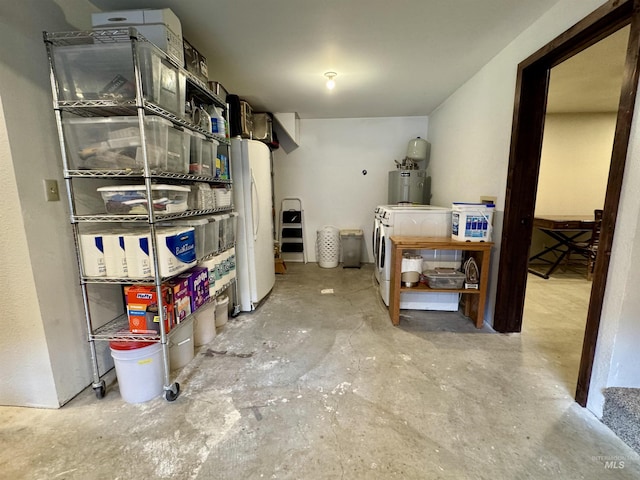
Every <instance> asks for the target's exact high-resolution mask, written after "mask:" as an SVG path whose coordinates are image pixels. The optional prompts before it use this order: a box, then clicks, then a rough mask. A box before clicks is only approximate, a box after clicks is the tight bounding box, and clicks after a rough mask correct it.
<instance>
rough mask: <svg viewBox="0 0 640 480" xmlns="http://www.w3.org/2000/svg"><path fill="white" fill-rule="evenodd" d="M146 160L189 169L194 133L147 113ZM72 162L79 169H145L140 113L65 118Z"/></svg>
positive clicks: (155, 166) (153, 165)
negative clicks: (135, 114)
mask: <svg viewBox="0 0 640 480" xmlns="http://www.w3.org/2000/svg"><path fill="white" fill-rule="evenodd" d="M144 125H145V136H146V139H147V145H146V146H147V162H148V164H149V168H150V169H151V170H152V171H157V172H164V171H166V172H174V173H188V159H187V155H188V152H189V146H190V141H191V135H189V134H185V133H184V131H183V130H181V129H178V128H175V127H174V126H173V124H172V123H171V122H170V121H169V120H167V119H164V118H161V117H156V116H152V115H148V116H146V117H145V123H144ZM62 128H63V130H64V134H65V139H66V141H67V154H68V158H69V166H70V168H71V169H77V170H142V168H143V167H144V157H143V155H142V141H141V136H140V128H139V122H138V117H99V118H64V119H63V120H62Z"/></svg>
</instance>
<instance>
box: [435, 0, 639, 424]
mask: <svg viewBox="0 0 640 480" xmlns="http://www.w3.org/2000/svg"><path fill="white" fill-rule="evenodd" d="M603 3H605V2H603V1H602V0H562V1H560V2H559V3H558V4H557V5H556V6H555V7H553V8H552V9H550V10H549V11H548V12H547V13H546V14H545V15H543V16H542V17H541V18H540V19H539V20H538V21H537V22H536V23H534V24H533V25H532V26H531V27H530V28H528V29H527V30H525V31H524V32H523V33H522V34H521V35H520V36H519V37H518V38H517V39H515V40H514V41H513V42H512V43H511V44H510V45H509V46H508V47H507V48H505V49H504V50H503V51H502V52H500V53H499V54H498V55H497V56H496V57H495V58H493V59H492V60H491V61H490V62H489V63H487V64H486V65H485V66H484V67H483V68H482V70H481V71H480V72H478V73H477V74H476V75H475V76H474V77H473V78H471V79H470V80H469V81H468V82H466V83H465V84H464V85H463V86H462V87H461V88H460V89H459V90H458V91H456V92H455V93H454V94H453V95H452V96H451V97H449V99H447V100H446V101H445V102H444V103H443V104H442V105H441V106H440V107H439V108H438V109H437V110H436V111H435V112H434V113H433V114H432V115H431V116H430V117H429V137H428V138H429V140H430V141H431V143H432V160H431V164H432V165H433V168H434V170H433V171H432V174H433V176H434V177H437V178H438V179H439V181H438V182H437V183H436V184H435V187H434V190H433V191H434V198H433V201H434V202H435V203H441V204H444V203H448V202H450V201H451V200H454V199H456V200H464V199H465V198H466V199H467V200H469V201H474V200H476V199H477V196H478V195H479V194H490V193H491V192H490V191H489V190H493V191H494V192H496V195H497V197H498V201H497V209H498V211H499V212H498V213H499V214H498V215H497V216H496V221H497V223H498V225H496V226H497V227H498V228H497V230H498V229H500V230H501V228H500V227H501V223H502V215H500V213H501V211H502V210H503V208H504V192H505V187H506V176H507V167H508V160H509V145H510V141H511V138H510V136H511V123H512V115H513V101H514V95H515V80H516V71H517V65H518V63H519V62H521V61H522V60H524V59H525V58H526V57H527V56H529V55H530V54H532V53H533V52H535V51H536V50H537V49H539V48H540V47H542V46H543V45H545V44H546V43H548V42H549V41H550V40H552V39H553V38H554V37H555V36H557V35H559V34H560V33H562V32H563V31H565V30H566V29H567V28H569V27H571V26H572V25H573V24H575V23H576V22H577V21H579V20H580V19H582V18H584V17H585V16H586V15H588V14H589V13H591V12H592V11H593V10H595V9H596V8H597V7H598V6H600V5H601V4H603ZM636 108H638V107H636ZM639 116H640V110H638V109H636V115H635V119H634V128H633V133H632V139H633V140H632V145H631V150H630V152H629V158H628V160H627V170H626V172H625V181H624V184H623V192H622V198H621V201H620V212H619V216H618V224H617V226H616V236H615V240H614V245H613V254H612V258H611V265H610V268H609V281H608V285H607V290H606V292H605V301H604V306H603V312H602V318H601V326H600V335H599V340H598V348H597V350H596V358H595V363H594V371H593V375H592V382H591V387H590V391H589V403H588V408H589V409H590V410H591V411H592V412H593V413H594V414H596V415H597V416H601V415H602V389H603V388H605V387H607V386H613V385H617V386H630V387H637V386H638V385H640V371H639V370H638V369H637V365H638V360H639V358H638V354H637V353H634V352H635V349H634V346H635V345H637V343H638V341H640V332H638V328H637V326H634V325H636V324H637V312H638V311H639V310H640V302H639V301H638V299H637V295H636V294H635V289H634V288H633V286H634V285H637V283H636V282H637V281H638V280H639V279H638V278H637V276H638V274H637V273H636V272H635V271H633V270H632V269H631V265H633V263H632V261H633V259H635V258H637V257H640V242H639V241H638V234H639V233H640V231H639V228H638V220H639V218H640V198H638V196H637V189H638V185H639V184H640V165H639V164H640V146H639V145H638V140H637V139H638V138H639V137H640V126H639V125H638V121H637V119H638V118H639ZM445 165H447V166H448V167H452V168H448V167H445ZM474 177H475V178H474ZM485 190H487V191H485ZM499 239H500V233H499V232H497V235H496V240H498V242H497V245H496V248H495V249H494V255H493V259H492V271H491V274H490V275H491V279H490V292H489V296H490V298H489V302H488V306H487V316H486V318H487V319H488V321H489V322H492V321H493V311H494V305H495V288H496V282H497V265H498V258H499V250H500V244H499ZM630 259H631V261H630Z"/></svg>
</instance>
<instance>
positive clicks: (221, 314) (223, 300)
mask: <svg viewBox="0 0 640 480" xmlns="http://www.w3.org/2000/svg"><path fill="white" fill-rule="evenodd" d="M227 320H229V297H227V296H226V295H220V296H219V297H218V298H217V304H216V327H222V326H224V325H226V323H227Z"/></svg>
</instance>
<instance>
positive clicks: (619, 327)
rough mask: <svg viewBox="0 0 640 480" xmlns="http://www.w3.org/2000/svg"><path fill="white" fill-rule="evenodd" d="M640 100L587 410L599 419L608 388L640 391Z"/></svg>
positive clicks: (612, 251) (638, 101) (625, 174)
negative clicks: (639, 289) (639, 292)
mask: <svg viewBox="0 0 640 480" xmlns="http://www.w3.org/2000/svg"><path fill="white" fill-rule="evenodd" d="M638 185H640V97H639V99H638V100H636V106H635V114H634V119H633V122H632V126H631V140H630V142H629V151H628V153H627V162H626V166H625V171H624V181H623V184H622V195H621V198H620V206H619V210H618V219H617V221H616V233H615V237H614V239H613V246H612V249H611V262H610V264H609V274H608V278H607V289H606V294H605V299H604V304H603V306H602V317H601V320H600V330H599V332H598V344H597V347H596V352H595V359H594V365H593V372H592V375H591V386H590V389H589V399H588V403H587V408H589V410H591V411H593V412H594V413H595V414H596V415H597V416H598V417H601V416H602V409H603V406H604V396H603V389H604V388H606V387H635V388H639V387H640V369H638V365H640V350H639V349H638V343H640V322H639V321H638V317H639V316H640V296H639V295H638V293H637V285H638V282H640V272H638V269H637V268H635V266H636V265H637V264H638V261H640V195H638Z"/></svg>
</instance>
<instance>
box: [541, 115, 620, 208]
mask: <svg viewBox="0 0 640 480" xmlns="http://www.w3.org/2000/svg"><path fill="white" fill-rule="evenodd" d="M616 115H617V114H616V113H586V114H574V113H560V114H549V115H547V118H546V122H545V126H544V138H543V141H542V157H541V162H540V177H539V179H538V193H537V197H536V213H537V214H547V215H592V214H593V211H594V209H596V208H598V209H601V208H602V207H603V206H604V197H605V193H606V189H607V177H608V175H609V167H610V165H611V149H612V147H613V134H614V131H615V127H616Z"/></svg>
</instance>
